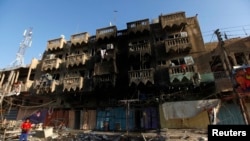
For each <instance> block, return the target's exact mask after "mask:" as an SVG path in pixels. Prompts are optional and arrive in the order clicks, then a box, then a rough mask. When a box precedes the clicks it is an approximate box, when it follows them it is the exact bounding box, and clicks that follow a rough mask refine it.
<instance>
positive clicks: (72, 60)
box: [66, 53, 88, 68]
mask: <svg viewBox="0 0 250 141" xmlns="http://www.w3.org/2000/svg"><path fill="white" fill-rule="evenodd" d="M86 60H88V57H87V55H86V54H84V53H82V54H76V55H69V56H67V61H66V67H67V68H68V67H70V66H71V67H72V66H74V65H76V66H79V65H80V64H82V65H84V64H85V62H86Z"/></svg>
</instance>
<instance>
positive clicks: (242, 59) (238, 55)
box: [234, 52, 247, 65]
mask: <svg viewBox="0 0 250 141" xmlns="http://www.w3.org/2000/svg"><path fill="white" fill-rule="evenodd" d="M234 56H235V60H236V63H237V65H243V64H247V61H246V59H245V55H244V53H243V52H239V53H234Z"/></svg>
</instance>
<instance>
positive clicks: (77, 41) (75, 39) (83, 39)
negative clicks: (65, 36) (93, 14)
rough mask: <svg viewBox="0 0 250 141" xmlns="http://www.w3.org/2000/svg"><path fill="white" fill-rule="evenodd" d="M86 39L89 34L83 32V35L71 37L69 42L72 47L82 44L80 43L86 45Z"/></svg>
mask: <svg viewBox="0 0 250 141" xmlns="http://www.w3.org/2000/svg"><path fill="white" fill-rule="evenodd" d="M88 39H89V34H88V33H87V32H84V33H79V34H75V35H72V36H71V39H70V41H71V43H72V44H73V45H77V44H82V43H85V44H87V43H88Z"/></svg>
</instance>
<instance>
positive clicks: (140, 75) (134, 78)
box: [128, 69, 155, 85]
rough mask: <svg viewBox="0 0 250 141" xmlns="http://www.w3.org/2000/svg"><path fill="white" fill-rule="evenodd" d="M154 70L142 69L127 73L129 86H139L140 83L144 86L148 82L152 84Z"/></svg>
mask: <svg viewBox="0 0 250 141" xmlns="http://www.w3.org/2000/svg"><path fill="white" fill-rule="evenodd" d="M154 72H155V70H154V69H143V70H134V71H129V72H128V74H129V79H130V85H131V84H132V83H135V84H137V85H138V84H139V83H140V82H142V83H143V84H146V83H147V82H148V81H150V82H151V83H154Z"/></svg>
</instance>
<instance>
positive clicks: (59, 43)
mask: <svg viewBox="0 0 250 141" xmlns="http://www.w3.org/2000/svg"><path fill="white" fill-rule="evenodd" d="M66 43H67V41H66V40H65V39H64V37H61V38H58V39H54V40H49V41H48V43H47V50H48V51H53V50H57V49H62V48H63V45H64V44H66Z"/></svg>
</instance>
